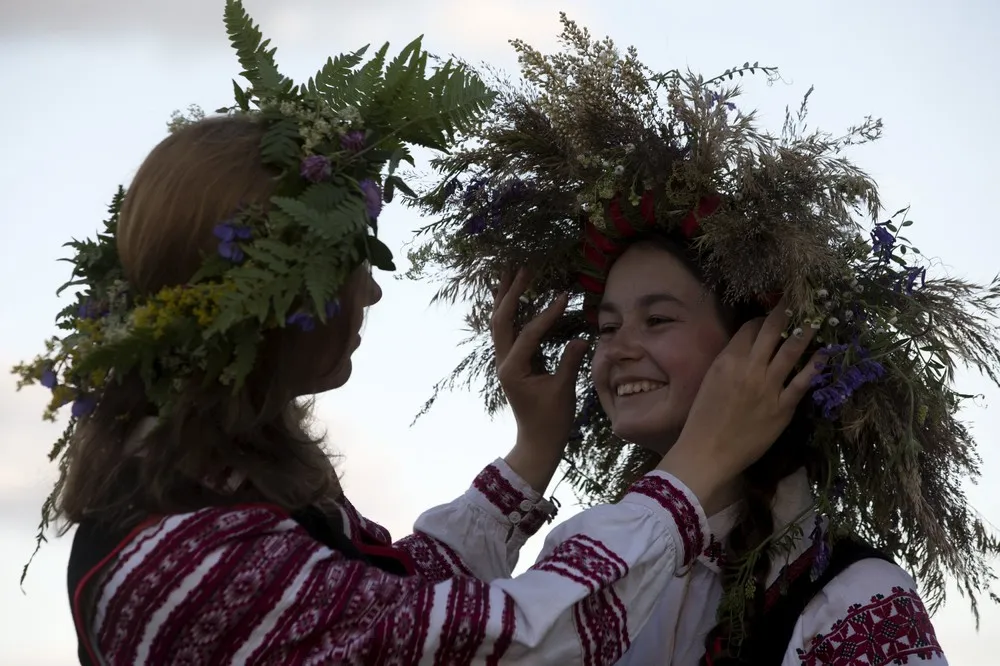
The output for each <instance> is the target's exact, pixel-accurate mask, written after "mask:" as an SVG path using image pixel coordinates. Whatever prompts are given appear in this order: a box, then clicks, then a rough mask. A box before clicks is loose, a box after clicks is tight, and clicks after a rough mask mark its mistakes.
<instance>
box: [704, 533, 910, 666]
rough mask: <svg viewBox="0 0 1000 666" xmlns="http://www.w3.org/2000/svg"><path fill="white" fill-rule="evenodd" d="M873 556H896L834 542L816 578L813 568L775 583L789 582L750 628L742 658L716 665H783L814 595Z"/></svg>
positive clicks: (857, 543)
mask: <svg viewBox="0 0 1000 666" xmlns="http://www.w3.org/2000/svg"><path fill="white" fill-rule="evenodd" d="M871 559H876V560H884V561H886V562H890V563H891V562H892V558H890V557H889V556H887V555H885V554H883V553H882V552H880V551H878V550H877V549H875V548H873V547H872V546H869V545H868V544H866V543H863V542H861V541H858V540H855V539H841V540H839V541H837V542H836V543H835V544H834V546H833V549H832V551H831V553H830V563H829V565H828V566H827V567H826V570H825V571H824V572H823V573H822V574H821V575H820V576H819V577H818V578H817V579H816V580H812V577H811V576H810V575H809V568H806V569H805V571H803V572H801V573H799V575H797V576H795V577H794V578H792V579H791V580H787V579H786V580H784V581H782V580H781V579H779V582H778V583H775V584H776V585H785V586H787V588H786V589H785V590H783V592H782V594H781V596H780V597H778V600H777V601H776V602H775V603H774V605H773V606H771V607H770V608H768V609H767V611H766V612H764V613H761V614H760V616H758V618H757V619H756V620H755V621H754V622H752V623H751V625H750V626H749V627H748V632H747V636H746V639H745V640H744V641H743V644H742V645H741V646H740V651H739V657H738V658H735V659H721V658H720V659H716V660H715V661H714V662H713V665H714V666H736V665H737V664H742V665H746V666H779V665H780V664H781V660H782V659H783V658H784V656H785V652H786V651H787V650H788V644H789V642H790V641H791V639H792V632H793V631H795V624H796V623H797V622H798V620H799V616H800V615H802V611H804V610H805V608H806V606H807V605H808V604H809V602H810V601H812V599H813V597H815V596H816V595H817V594H818V593H819V592H820V590H822V589H823V588H824V587H826V586H827V584H828V583H829V582H830V581H832V580H833V579H834V578H836V577H837V576H838V575H839V574H840V573H842V572H843V571H844V570H845V569H847V568H848V567H849V566H851V565H852V564H855V563H856V562H860V561H861V560H871Z"/></svg>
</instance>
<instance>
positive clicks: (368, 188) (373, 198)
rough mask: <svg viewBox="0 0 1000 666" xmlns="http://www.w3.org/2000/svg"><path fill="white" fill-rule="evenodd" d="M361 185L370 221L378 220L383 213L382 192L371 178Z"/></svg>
mask: <svg viewBox="0 0 1000 666" xmlns="http://www.w3.org/2000/svg"><path fill="white" fill-rule="evenodd" d="M359 185H360V186H361V192H362V193H363V194H364V195H365V212H366V213H368V219H370V220H373V221H374V220H377V219H378V216H379V213H381V212H382V190H380V189H379V186H378V184H377V183H376V182H375V181H374V180H372V179H371V178H366V179H365V180H363V181H361V182H360V183H359Z"/></svg>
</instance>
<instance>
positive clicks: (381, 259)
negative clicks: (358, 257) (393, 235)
mask: <svg viewBox="0 0 1000 666" xmlns="http://www.w3.org/2000/svg"><path fill="white" fill-rule="evenodd" d="M367 242H368V261H369V262H371V265H372V266H374V267H375V268H378V269H380V270H383V271H394V270H396V264H395V263H393V260H392V250H390V249H389V248H388V246H386V244H385V243H383V242H382V241H380V240H379V239H378V238H375V237H374V236H368V238H367Z"/></svg>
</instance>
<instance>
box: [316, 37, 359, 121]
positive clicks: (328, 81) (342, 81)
mask: <svg viewBox="0 0 1000 666" xmlns="http://www.w3.org/2000/svg"><path fill="white" fill-rule="evenodd" d="M367 52H368V47H367V46H365V47H362V48H360V49H358V50H357V51H355V52H353V53H347V54H343V55H340V56H337V57H336V58H328V59H327V61H326V64H325V65H324V66H323V68H322V69H321V70H320V71H319V72H317V73H316V76H315V77H314V78H311V79H309V81H308V82H307V83H306V85H305V86H304V87H305V89H306V90H308V91H309V92H310V93H312V94H314V95H318V96H319V97H322V98H323V99H324V100H325V101H326V102H327V103H328V104H329V105H330V106H331V107H333V108H334V109H340V108H343V107H344V106H346V105H347V104H346V102H345V100H344V92H343V91H344V90H345V89H346V88H347V84H348V81H349V80H350V78H351V75H352V73H353V71H354V68H355V67H357V66H358V65H359V64H361V61H362V59H363V58H364V55H365V53H367Z"/></svg>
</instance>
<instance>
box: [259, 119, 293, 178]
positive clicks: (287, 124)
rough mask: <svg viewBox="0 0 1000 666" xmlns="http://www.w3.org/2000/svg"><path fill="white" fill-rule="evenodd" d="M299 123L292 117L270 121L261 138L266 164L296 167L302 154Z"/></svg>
mask: <svg viewBox="0 0 1000 666" xmlns="http://www.w3.org/2000/svg"><path fill="white" fill-rule="evenodd" d="M300 141H301V135H300V134H299V124H298V122H296V121H295V120H293V119H291V118H282V119H280V120H275V121H272V122H271V123H269V125H268V127H267V131H265V132H264V137H263V139H261V145H260V153H261V158H262V159H263V161H264V164H268V165H272V166H276V167H278V168H280V169H282V170H284V169H291V168H296V167H297V166H298V162H299V157H300V154H301V148H300Z"/></svg>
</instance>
